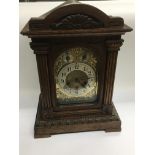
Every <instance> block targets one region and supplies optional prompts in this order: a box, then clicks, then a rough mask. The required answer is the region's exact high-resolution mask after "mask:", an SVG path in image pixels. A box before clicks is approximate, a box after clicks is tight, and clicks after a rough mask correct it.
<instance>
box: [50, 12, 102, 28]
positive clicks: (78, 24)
mask: <svg viewBox="0 0 155 155" xmlns="http://www.w3.org/2000/svg"><path fill="white" fill-rule="evenodd" d="M50 27H51V28H52V29H89V28H100V27H104V24H103V23H101V22H100V21H98V20H97V19H94V18H93V17H89V16H88V15H83V14H73V15H69V16H67V17H65V18H63V19H61V20H60V21H59V22H58V23H54V24H51V26H50Z"/></svg>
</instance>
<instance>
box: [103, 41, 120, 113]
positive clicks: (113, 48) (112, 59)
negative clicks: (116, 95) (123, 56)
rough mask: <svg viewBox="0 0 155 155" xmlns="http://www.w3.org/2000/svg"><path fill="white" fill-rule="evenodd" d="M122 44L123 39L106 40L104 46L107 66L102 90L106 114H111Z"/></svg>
mask: <svg viewBox="0 0 155 155" xmlns="http://www.w3.org/2000/svg"><path fill="white" fill-rule="evenodd" d="M122 44H123V39H119V40H106V41H105V45H106V48H107V66H106V76H105V81H106V82H105V90H104V104H105V105H106V110H107V113H109V114H111V113H112V106H111V105H112V95H113V87H114V79H115V71H116V63H117V55H118V51H119V50H120V47H121V46H122Z"/></svg>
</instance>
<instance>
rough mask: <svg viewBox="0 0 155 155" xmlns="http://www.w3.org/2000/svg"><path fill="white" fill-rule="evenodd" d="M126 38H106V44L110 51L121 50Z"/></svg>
mask: <svg viewBox="0 0 155 155" xmlns="http://www.w3.org/2000/svg"><path fill="white" fill-rule="evenodd" d="M123 42H124V40H123V39H119V40H110V39H109V40H106V41H105V44H106V47H107V49H108V51H119V50H120V47H121V46H122V45H123Z"/></svg>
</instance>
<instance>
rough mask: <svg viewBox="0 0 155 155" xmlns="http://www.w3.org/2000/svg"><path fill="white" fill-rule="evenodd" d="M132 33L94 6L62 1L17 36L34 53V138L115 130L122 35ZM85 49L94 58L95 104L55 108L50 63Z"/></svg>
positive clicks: (117, 125) (51, 66)
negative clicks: (37, 86)
mask: <svg viewBox="0 0 155 155" xmlns="http://www.w3.org/2000/svg"><path fill="white" fill-rule="evenodd" d="M129 31H132V29H131V28H130V27H129V26H127V25H125V24H124V20H123V19H122V18H120V17H112V16H108V15H106V14H105V13H104V12H102V11H100V10H98V9H97V8H95V7H93V6H90V5H86V4H82V3H79V2H77V1H72V0H71V1H67V2H65V3H63V4H62V5H60V6H58V7H57V8H55V9H53V10H51V11H49V12H47V13H46V14H44V15H42V16H40V17H38V18H31V19H30V21H29V22H28V23H27V24H26V25H25V27H24V28H23V30H22V32H21V34H23V35H26V36H28V37H29V38H31V40H32V42H31V43H30V47H31V48H32V50H33V51H34V53H35V54H36V60H37V66H38V74H39V82H40V89H41V93H40V97H39V104H38V110H37V115H36V121H35V126H34V137H35V138H41V137H49V136H51V135H53V134H59V133H69V132H81V131H93V130H104V131H106V132H110V131H120V130H121V121H120V118H119V116H118V114H117V111H116V109H115V107H114V105H113V103H112V94H113V85H114V78H115V69H116V62H117V55H118V51H119V49H120V47H121V45H122V43H123V39H121V35H123V34H125V32H129ZM77 46H80V47H88V48H90V49H92V50H93V51H94V53H95V54H96V56H97V59H98V64H97V69H98V72H99V84H98V85H99V88H98V99H97V101H96V102H95V103H82V104H76V105H59V104H57V101H56V89H55V81H54V68H53V67H54V62H55V60H56V58H57V56H59V55H60V54H61V50H62V49H65V48H69V47H77Z"/></svg>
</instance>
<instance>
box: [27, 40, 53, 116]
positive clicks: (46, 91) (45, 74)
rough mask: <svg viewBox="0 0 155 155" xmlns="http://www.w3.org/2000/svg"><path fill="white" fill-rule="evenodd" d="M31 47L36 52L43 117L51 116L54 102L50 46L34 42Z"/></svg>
mask: <svg viewBox="0 0 155 155" xmlns="http://www.w3.org/2000/svg"><path fill="white" fill-rule="evenodd" d="M30 46H31V48H32V49H33V50H34V53H35V54H36V60H37V67H38V74H39V82H40V90H41V94H40V99H39V102H41V107H39V108H40V111H41V113H42V116H41V117H43V118H49V117H51V112H52V103H51V97H50V82H49V68H48V51H49V46H48V44H45V43H35V42H34V43H33V42H31V44H30Z"/></svg>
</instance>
